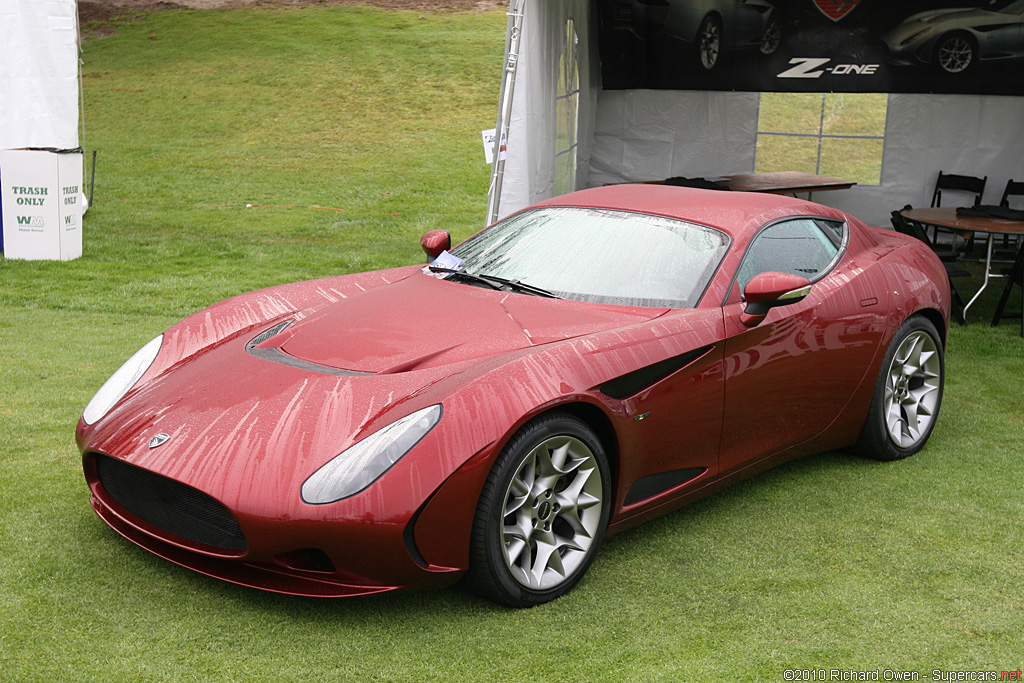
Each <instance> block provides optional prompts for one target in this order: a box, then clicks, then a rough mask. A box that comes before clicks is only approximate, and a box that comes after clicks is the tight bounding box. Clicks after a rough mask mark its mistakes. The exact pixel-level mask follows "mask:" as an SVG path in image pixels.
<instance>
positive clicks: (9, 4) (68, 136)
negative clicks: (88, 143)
mask: <svg viewBox="0 0 1024 683" xmlns="http://www.w3.org/2000/svg"><path fill="white" fill-rule="evenodd" d="M78 104H79V91H78V6H77V4H76V2H75V0H0V149H18V148H21V147H56V148H58V149H69V148H73V147H78Z"/></svg>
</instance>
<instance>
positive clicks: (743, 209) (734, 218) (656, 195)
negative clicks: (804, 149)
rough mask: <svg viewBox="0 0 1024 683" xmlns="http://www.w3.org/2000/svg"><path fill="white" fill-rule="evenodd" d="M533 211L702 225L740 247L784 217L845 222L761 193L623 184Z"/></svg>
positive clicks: (829, 212) (823, 209)
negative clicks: (585, 211) (603, 213)
mask: <svg viewBox="0 0 1024 683" xmlns="http://www.w3.org/2000/svg"><path fill="white" fill-rule="evenodd" d="M534 206H578V207H586V208H594V209H612V210H617V211H635V212H638V213H648V214H654V215H658V216H667V217H669V218H678V219H680V220H685V221H690V222H692V223H698V224H700V225H707V226H710V227H713V228H718V229H719V230H722V231H723V232H725V233H727V234H729V235H730V236H731V237H732V238H733V239H734V240H738V241H740V242H744V241H746V240H749V239H750V238H751V237H753V235H754V233H755V232H757V230H758V229H760V228H761V227H762V226H763V225H765V224H766V223H770V222H771V221H774V220H777V219H779V218H785V217H787V216H823V217H827V218H835V219H838V220H843V221H845V220H847V219H848V216H847V215H846V214H844V213H843V212H842V211H839V210H837V209H833V208H831V207H827V206H822V205H821V204H815V203H813V202H808V201H804V200H802V199H797V198H795V197H787V196H783V195H775V194H768V193H764V192H723V191H721V190H704V189H697V188H691V187H676V186H672V185H656V184H649V183H623V184H619V185H607V186H605V187H595V188H592V189H589V190H580V191H579V192H572V193H570V194H564V195H561V196H559V197H553V198H552V199H548V200H546V201H543V202H540V203H538V204H535V205H534Z"/></svg>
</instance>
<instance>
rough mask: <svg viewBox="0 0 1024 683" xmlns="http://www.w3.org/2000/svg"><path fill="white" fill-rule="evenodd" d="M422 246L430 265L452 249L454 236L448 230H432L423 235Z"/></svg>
mask: <svg viewBox="0 0 1024 683" xmlns="http://www.w3.org/2000/svg"><path fill="white" fill-rule="evenodd" d="M420 246H421V247H423V251H424V252H426V254H427V259H428V261H427V262H428V263H430V262H431V261H433V260H434V259H436V258H437V257H438V256H439V255H440V254H441V252H442V251H445V250H447V249H451V248H452V236H451V235H449V234H448V231H447V230H431V231H430V232H425V233H423V237H421V238H420Z"/></svg>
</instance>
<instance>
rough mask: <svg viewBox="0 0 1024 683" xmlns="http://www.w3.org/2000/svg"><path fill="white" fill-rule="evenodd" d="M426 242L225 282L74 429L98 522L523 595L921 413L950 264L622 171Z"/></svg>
mask: <svg viewBox="0 0 1024 683" xmlns="http://www.w3.org/2000/svg"><path fill="white" fill-rule="evenodd" d="M422 244H423V246H424V249H425V250H426V251H427V252H428V254H430V255H431V256H434V257H436V258H434V260H433V261H432V262H431V264H430V265H428V266H423V265H411V266H405V267H401V268H395V269H391V270H382V271H375V272H369V273H358V274H352V275H341V276H337V277H328V278H324V279H319V280H313V281H309V282H298V283H293V284H285V285H280V286H276V287H271V288H269V289H265V290H262V291H257V292H252V293H249V294H243V295H240V296H237V297H234V298H232V299H228V300H227V301H223V302H221V303H219V304H215V305H213V306H211V307H209V308H207V309H205V310H202V311H199V312H198V313H196V314H194V315H193V316H191V317H189V318H186V319H185V320H183V321H181V322H180V323H178V324H176V325H174V326H172V327H170V328H169V329H168V330H166V331H165V332H163V333H162V334H160V335H158V336H157V337H156V338H154V339H153V340H152V341H150V342H149V343H148V344H146V345H145V346H143V347H142V349H141V350H139V351H138V352H137V353H136V354H135V355H134V356H132V357H131V358H130V359H129V360H128V361H127V362H126V363H125V364H124V365H123V366H122V367H121V368H120V369H119V370H117V371H116V372H115V373H114V374H113V375H112V376H111V377H110V379H109V380H108V381H107V382H106V383H105V384H104V385H103V386H102V387H101V388H100V390H99V391H98V392H97V394H96V395H95V396H94V397H93V399H92V400H91V401H90V402H89V404H88V405H87V406H86V408H85V410H84V412H83V414H82V417H81V419H80V420H79V422H78V427H77V432H76V436H77V442H78V446H79V448H80V449H81V452H82V458H83V467H84V473H85V478H86V481H87V483H88V487H89V490H90V502H91V504H92V507H93V508H94V509H95V511H96V512H97V514H98V515H99V516H100V518H101V519H102V520H103V521H104V522H106V524H108V525H109V526H110V527H112V528H113V529H114V530H115V531H116V532H117V533H119V534H121V535H122V536H124V537H125V538H127V539H129V540H130V541H132V542H134V543H135V544H137V545H139V546H141V547H142V548H145V549H146V550H149V551H150V552H152V553H155V554H156V555H158V556H160V557H163V558H165V559H167V560H170V561H171V562H174V563H177V564H179V565H181V566H183V567H187V568H190V569H193V570H195V571H197V572H201V573H203V574H206V575H208V576H212V577H216V578H219V579H223V580H226V581H230V582H233V583H236V584H241V585H244V586H250V587H253V588H258V589H263V590H268V591H276V592H280V593H288V594H294V595H304V596H322V597H343V596H355V595H367V594H372V593H380V592H384V591H392V590H397V589H406V588H423V587H432V586H443V585H449V584H453V583H455V582H457V581H460V580H462V581H463V583H464V585H466V586H468V587H469V588H470V589H472V590H474V591H475V592H477V593H479V594H481V595H483V596H485V597H487V598H489V599H491V600H495V601H497V602H500V603H503V604H507V605H512V606H519V607H527V606H532V605H537V604H540V603H543V602H546V601H549V600H553V599H555V598H557V597H559V596H561V595H563V594H565V593H566V592H567V591H569V590H571V589H572V588H573V587H574V586H575V585H576V584H577V583H578V582H579V581H580V580H581V579H582V578H583V576H584V574H585V573H586V571H587V568H588V567H589V566H590V564H591V563H592V562H593V560H594V558H595V556H596V554H597V552H598V548H599V547H600V545H601V540H602V538H603V537H604V536H605V534H606V533H613V532H616V531H621V530H623V529H627V528H629V527H631V526H633V525H636V524H638V523H640V522H643V521H644V520H648V519H651V518H654V517H657V516H659V515H663V514H665V513H666V512H668V511H670V510H673V509H675V508H678V507H680V506H681V505H683V504H685V503H687V502H689V501H692V500H696V499H698V498H700V497H703V496H706V495H708V494H710V493H712V492H714V491H716V490H718V489H720V488H722V487H724V486H726V485H728V484H730V483H732V482H736V481H739V480H741V479H744V478H746V477H749V476H752V475H754V474H756V473H758V472H761V471H763V470H765V469H767V468H768V467H771V466H773V465H776V464H779V463H782V462H785V461H787V460H791V459H793V458H796V457H800V456H805V455H809V454H812V453H817V452H821V451H824V450H830V449H837V448H844V447H852V448H855V449H856V450H857V451H859V452H860V454H862V455H864V456H866V457H869V458H874V459H878V460H895V459H899V458H904V457H907V456H909V455H912V454H914V453H916V452H917V451H918V450H920V449H921V448H922V447H923V446H924V445H925V443H926V442H927V440H928V438H929V435H930V434H931V433H932V430H933V428H934V427H935V425H936V421H937V417H938V413H939V407H940V405H941V400H942V388H943V379H944V373H945V368H944V360H943V358H944V352H945V345H946V332H947V328H948V324H949V313H950V310H949V306H950V290H949V282H948V279H947V276H946V271H945V269H944V268H943V265H942V263H941V262H940V261H939V260H938V258H937V257H936V256H935V254H934V252H933V251H932V250H931V249H930V248H929V247H928V245H926V244H924V243H922V242H920V241H917V240H914V239H912V238H908V237H905V236H903V235H900V234H899V233H896V232H893V231H892V230H881V229H878V228H873V227H870V226H868V225H866V224H864V223H863V222H861V221H859V220H858V219H856V218H855V217H853V216H851V215H849V214H846V213H844V212H842V211H839V210H836V209H832V208H829V207H825V206H821V205H818V204H814V203H811V202H807V201H802V200H799V199H796V198H790V197H782V196H776V195H765V194H753V193H743V192H719V191H713V190H699V189H692V188H681V187H670V186H664V185H638V184H626V185H618V186H614V187H604V188H596V189H591V190H583V191H580V192H575V193H572V194H568V195H563V196H560V197H556V198H554V199H550V200H547V201H544V202H541V203H539V204H536V205H534V206H532V207H529V208H527V209H524V210H523V211H520V212H518V213H515V214H513V215H511V216H509V217H507V218H505V219H503V220H501V221H499V222H497V223H496V224H494V225H492V226H490V227H489V228H486V229H484V230H482V231H481V232H479V233H477V234H476V235H474V236H472V237H470V238H469V239H467V240H465V241H464V242H462V243H461V244H459V245H458V246H456V247H454V248H451V247H450V238H449V237H448V236H447V233H445V232H444V231H431V232H429V233H427V234H426V235H424V237H423V240H422ZM449 249H450V251H449Z"/></svg>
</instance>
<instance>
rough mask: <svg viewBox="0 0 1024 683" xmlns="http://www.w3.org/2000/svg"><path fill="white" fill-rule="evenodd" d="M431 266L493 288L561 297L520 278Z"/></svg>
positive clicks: (555, 297)
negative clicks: (511, 278) (512, 278)
mask: <svg viewBox="0 0 1024 683" xmlns="http://www.w3.org/2000/svg"><path fill="white" fill-rule="evenodd" d="M427 267H428V268H430V272H432V273H451V274H452V275H457V276H459V277H461V278H463V279H466V280H469V281H470V282H477V283H480V284H482V285H486V286H488V287H490V288H491V289H497V290H503V289H505V288H506V287H508V288H510V289H513V290H515V291H517V292H522V293H523V294H533V295H534V296H543V297H547V298H549V299H558V298H559V297H558V296H556V295H554V294H552V293H551V292H549V291H548V290H546V289H541V288H540V287H534V286H533V285H528V284H526V283H525V282H520V281H519V280H509V279H508V278H503V277H498V276H497V275H477V274H475V273H470V272H467V271H465V270H456V269H455V268H444V267H443V266H427Z"/></svg>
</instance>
